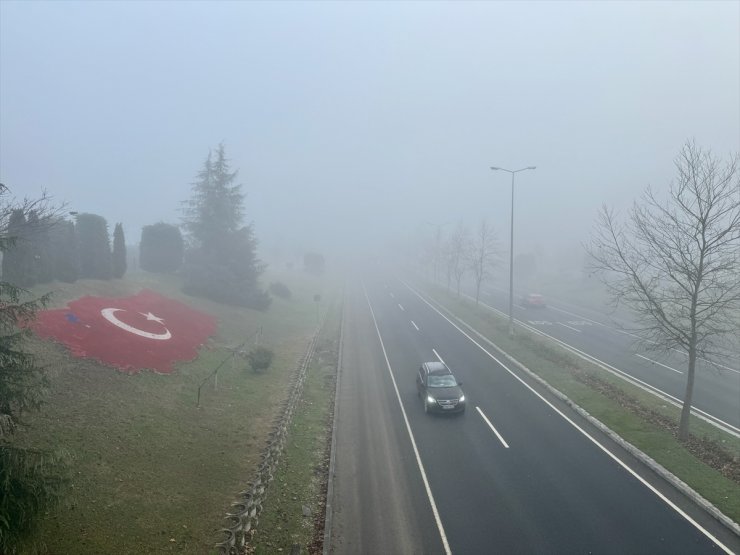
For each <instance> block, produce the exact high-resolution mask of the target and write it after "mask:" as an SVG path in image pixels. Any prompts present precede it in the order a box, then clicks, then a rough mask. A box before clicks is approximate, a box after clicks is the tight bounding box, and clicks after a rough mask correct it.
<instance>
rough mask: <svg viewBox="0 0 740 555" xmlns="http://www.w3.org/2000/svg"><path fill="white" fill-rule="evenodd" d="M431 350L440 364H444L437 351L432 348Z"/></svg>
mask: <svg viewBox="0 0 740 555" xmlns="http://www.w3.org/2000/svg"><path fill="white" fill-rule="evenodd" d="M432 352H433V353H434V356H435V357H437V358H438V359H439V361H440V362H441V363H442V364H445V361H444V360H442V357H441V356H439V353H438V352H437V351H436V350H435V349H432Z"/></svg>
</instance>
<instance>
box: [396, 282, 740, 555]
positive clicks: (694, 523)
mask: <svg viewBox="0 0 740 555" xmlns="http://www.w3.org/2000/svg"><path fill="white" fill-rule="evenodd" d="M401 283H403V284H404V285H405V286H406V287H408V288H409V289H410V290H411V291H412V292H413V293H414V294H415V295H416V296H417V297H419V298H420V299H421V300H422V301H423V302H424V303H426V304H427V305H428V306H429V307H430V308H431V309H432V310H434V311H435V312H436V313H437V314H439V315H440V316H441V317H442V318H444V319H445V320H447V322H449V323H450V325H451V326H452V327H454V328H455V329H456V330H457V331H459V332H460V333H461V334H463V335H464V336H465V337H467V338H468V339H469V340H470V341H471V342H472V343H473V344H474V345H475V346H477V347H478V348H479V349H480V350H481V351H483V352H484V353H486V354H487V355H488V356H489V357H491V358H492V359H493V360H494V361H496V362H497V363H498V364H499V365H500V366H501V367H502V368H503V369H504V370H506V371H507V372H508V373H509V374H511V375H512V376H513V377H514V378H516V379H517V380H518V381H519V382H520V383H521V384H522V385H523V386H524V387H526V388H527V389H529V390H530V391H531V392H532V393H534V394H535V395H536V396H537V397H539V399H540V400H541V401H542V402H543V403H545V404H546V405H547V406H548V407H550V408H551V409H552V410H553V411H555V413H556V414H558V415H559V416H561V417H562V418H563V419H564V420H565V421H566V422H567V423H568V424H570V425H571V426H573V427H574V428H575V429H576V430H578V431H579V432H580V433H581V434H583V435H584V436H585V437H586V438H587V439H588V440H589V441H591V442H592V443H593V444H594V445H596V446H597V447H598V448H599V449H601V450H602V451H603V452H604V453H605V454H606V455H607V456H609V457H610V458H611V459H613V460H614V462H616V463H617V464H618V465H619V466H621V467H622V468H624V469H625V470H626V471H627V472H629V473H630V474H631V475H632V476H633V477H634V478H635V479H637V480H638V481H639V482H640V483H641V484H642V485H644V486H645V487H646V488H648V489H649V490H650V491H652V492H653V493H654V494H655V495H657V496H658V498H659V499H661V500H662V501H663V502H664V503H665V504H666V505H668V506H669V507H670V508H672V509H673V510H674V511H676V512H677V513H678V514H679V515H681V516H682V517H683V518H685V519H686V520H687V521H688V522H689V523H691V524H692V525H693V526H694V527H695V528H696V529H697V530H699V531H700V532H701V533H702V534H704V535H705V536H706V537H707V538H709V539H710V540H712V541H713V542H714V543H715V544H716V545H717V546H718V547H719V548H720V549H722V550H723V551H724V552H725V553H727V554H728V555H734V554H733V552H732V551H731V550H730V549H729V548H728V547H727V546H726V545H725V544H723V543H722V542H721V541H719V540H718V539H717V538H715V537H714V536H713V535H712V534H711V532H709V531H708V530H706V529H705V528H704V527H702V526H701V525H700V524H699V523H698V522H696V521H695V520H694V519H693V518H691V516H689V515H688V514H686V513H685V512H684V511H683V509H681V507H679V506H678V505H676V504H675V503H673V501H671V500H670V499H668V498H667V497H666V496H665V495H663V494H662V493H660V492H659V491H658V490H657V489H656V488H655V487H654V486H653V485H652V484H650V483H649V482H648V481H647V480H645V479H644V478H643V477H642V476H640V475H639V474H637V472H635V471H634V470H632V469H631V468H630V467H629V466H628V465H627V464H625V463H624V462H623V461H622V460H621V459H620V458H619V457H617V456H616V455H615V454H614V453H612V452H611V451H609V449H607V448H606V447H604V446H603V445H602V444H601V443H599V441H598V440H597V439H596V438H594V437H593V436H592V435H591V434H589V433H588V432H587V431H586V430H584V429H583V428H581V427H580V426H579V425H578V424H576V423H575V422H574V421H573V420H571V419H570V418H568V416H566V415H565V414H564V413H563V412H561V411H560V409H558V408H557V407H556V406H555V405H553V404H552V403H550V401H548V400H547V399H545V398H544V397H543V396H542V395H541V394H540V393H539V392H537V391H536V390H535V389H534V388H533V387H532V386H531V385H529V384H528V383H527V382H525V381H524V380H523V379H522V378H520V377H519V376H517V375H516V373H514V372H513V371H512V370H511V369H510V368H509V367H508V366H506V365H505V364H504V363H503V362H501V361H500V360H499V359H498V358H496V357H495V356H494V355H492V354H491V353H490V352H488V351H487V350H486V349H485V348H484V347H483V346H482V345H481V344H480V343H478V342H477V341H476V340H475V339H473V338H472V337H470V335H468V334H467V333H465V331H463V330H462V329H461V328H460V327H459V326H458V325H457V324H455V323H454V322H453V321H452V320H450V319H449V318H448V317H447V316H445V315H444V314H442V313H441V312H440V311H439V310H438V309H437V308H436V307H435V306H433V305H432V304H431V303H430V302H429V301H427V300H426V299H425V298H424V297H422V296H421V295H420V294H419V293H418V292H417V291H416V290H415V289H414V288H413V287H411V286H410V285H408V284H407V283H405V282H403V281H402V282H401Z"/></svg>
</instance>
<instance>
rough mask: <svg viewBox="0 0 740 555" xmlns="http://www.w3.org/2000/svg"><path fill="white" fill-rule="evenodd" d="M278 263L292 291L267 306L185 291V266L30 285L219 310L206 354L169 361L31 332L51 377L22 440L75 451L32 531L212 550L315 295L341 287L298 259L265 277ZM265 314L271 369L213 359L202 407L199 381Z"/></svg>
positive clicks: (275, 405)
mask: <svg viewBox="0 0 740 555" xmlns="http://www.w3.org/2000/svg"><path fill="white" fill-rule="evenodd" d="M276 277H277V278H279V279H280V280H281V281H283V282H284V283H286V284H287V285H288V287H289V288H290V289H291V291H292V293H293V295H292V297H291V298H290V299H287V300H284V299H280V298H275V299H273V303H272V306H271V307H270V309H269V310H268V311H267V312H264V313H262V312H257V311H254V310H249V309H244V308H239V307H233V306H229V305H222V304H217V303H213V302H210V301H207V300H204V299H199V298H194V297H188V296H186V295H184V294H182V293H181V292H180V290H179V285H180V283H179V279H178V278H177V277H175V276H161V275H155V274H147V273H143V272H142V273H136V274H132V275H131V276H130V277H129V278H128V279H122V280H112V281H109V282H104V281H96V280H81V281H78V282H77V283H75V284H60V283H54V284H52V287H50V288H47V289H45V290H44V289H41V288H36V289H35V290H34V291H33V292H34V293H35V294H41V293H44V292H46V291H47V290H49V289H53V290H54V291H55V295H54V297H53V299H52V303H51V305H50V306H49V308H54V307H59V306H64V304H65V303H66V302H67V301H69V300H72V299H75V298H78V297H80V296H83V295H96V296H113V297H115V296H126V295H130V294H133V293H136V292H138V291H139V290H140V289H141V288H144V287H146V288H150V289H153V290H155V291H157V292H159V293H160V294H162V295H165V296H167V297H170V298H173V299H177V300H179V301H182V302H184V303H186V304H188V305H190V306H193V307H194V308H197V309H199V310H202V311H204V312H207V313H209V314H211V315H213V316H215V317H216V318H217V320H218V330H217V333H216V335H215V336H214V337H212V338H211V339H210V340H209V341H208V343H207V344H206V345H204V346H203V347H202V348H201V350H200V352H199V356H198V357H197V358H196V359H195V360H192V361H189V362H185V363H181V364H178V365H176V370H175V372H174V373H172V374H170V375H159V374H156V373H153V372H150V371H142V372H140V373H139V374H135V375H128V374H125V373H122V372H119V371H117V370H115V369H113V368H110V367H107V366H104V365H102V364H100V363H98V362H97V361H94V360H86V359H78V358H74V357H72V356H71V355H70V354H69V353H68V351H67V350H66V348H64V347H63V346H62V345H58V344H55V343H53V342H48V341H42V340H41V339H38V338H35V339H32V340H31V341H30V343H29V346H30V349H31V350H32V351H33V352H34V353H35V354H36V355H38V357H39V359H40V360H41V362H42V363H43V364H45V365H47V366H48V369H49V378H50V381H51V386H50V389H49V392H48V395H47V399H46V403H45V404H44V406H43V407H42V409H41V411H40V412H38V413H33V414H28V415H27V416H26V424H27V425H26V426H24V428H23V430H22V431H21V433H19V434H18V440H19V441H20V442H23V444H26V445H32V446H37V447H41V448H49V449H63V450H65V451H67V452H69V453H70V454H71V456H72V462H71V469H70V470H71V475H72V485H71V488H70V491H69V492H68V495H67V497H66V498H65V501H64V503H63V504H62V505H61V506H60V507H59V508H58V509H57V510H54V511H51V512H49V513H48V514H47V515H46V516H45V518H44V520H43V522H42V523H41V527H40V533H39V538H38V539H39V541H40V542H41V543H43V544H45V545H46V547H47V549H48V551H49V552H50V553H59V554H67V553H75V554H87V553H90V554H93V553H94V554H99V553H121V554H125V553H132V554H141V553H154V552H157V553H159V552H162V553H174V552H177V553H193V554H195V553H198V554H200V553H207V552H209V551H211V549H212V546H213V544H214V542H215V541H216V539H217V531H218V529H220V528H221V527H222V526H223V524H224V523H223V516H224V514H225V512H226V511H227V510H228V508H229V505H230V503H231V502H232V501H233V499H234V495H235V494H236V493H237V492H238V491H240V490H241V489H243V488H244V486H245V485H246V483H247V482H248V481H249V480H250V479H251V477H252V475H253V474H254V471H255V469H256V466H257V464H258V462H259V455H260V453H261V452H262V450H263V448H264V445H265V442H266V439H267V433H268V432H269V430H270V428H271V424H272V421H273V419H274V417H275V416H276V414H277V411H278V410H279V404H280V403H281V402H282V401H283V400H284V399H285V398H286V397H287V395H288V386H289V382H290V378H291V376H292V375H293V373H294V371H295V368H296V365H297V362H298V360H299V358H300V356H301V355H302V354H303V353H304V352H305V349H306V347H307V344H308V340H309V339H310V337H311V335H312V334H313V333H314V331H315V329H316V324H317V318H316V310H317V306H316V303H315V302H314V300H313V299H314V295H315V294H321V295H322V298H324V299H331V297H332V294H333V290H334V286H333V285H332V283H331V281H330V280H328V279H319V278H316V277H312V276H307V275H304V274H302V273H301V272H297V271H296V272H290V273H287V272H286V273H285V274H281V275H277V274H273V275H271V276H265V282H268V283H269V279H270V278H272V279H275V278H276ZM325 305H326V302H324V303H323V304H320V305H319V307H318V308H319V309H320V310H322V311H323V310H326V306H325ZM260 326H261V327H262V328H263V336H262V342H261V344H263V345H265V346H267V347H269V348H271V349H273V350H274V351H275V359H274V361H273V364H272V366H271V367H270V369H268V370H267V371H266V372H262V373H255V372H252V371H251V370H248V369H247V363H246V361H245V360H244V359H242V358H234V359H233V363H232V362H228V363H227V364H225V365H224V366H223V367H222V369H221V370H220V371H219V377H218V388H217V389H215V388H214V383H213V382H212V381H209V382H208V383H206V385H205V386H204V387H203V392H202V396H201V407H200V408H197V407H196V394H197V388H198V385H199V384H200V383H201V382H202V381H203V379H204V378H205V377H206V376H208V375H209V374H210V373H211V371H212V370H213V369H214V368H215V367H216V366H217V365H218V364H219V363H220V362H221V361H223V360H224V359H225V358H227V357H229V356H230V355H231V351H230V350H229V349H230V348H233V347H235V346H236V345H238V344H239V343H241V342H242V341H244V340H246V339H248V338H249V337H251V336H252V335H253V334H254V332H255V331H256V330H257V329H258V328H259V327H260Z"/></svg>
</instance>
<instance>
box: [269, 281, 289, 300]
mask: <svg viewBox="0 0 740 555" xmlns="http://www.w3.org/2000/svg"><path fill="white" fill-rule="evenodd" d="M270 293H272V294H273V295H275V296H276V297H280V298H281V299H289V298H290V295H291V293H290V289H288V286H287V285H285V284H284V283H283V282H282V281H276V282H274V283H271V284H270Z"/></svg>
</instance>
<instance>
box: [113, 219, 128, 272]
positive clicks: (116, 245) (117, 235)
mask: <svg viewBox="0 0 740 555" xmlns="http://www.w3.org/2000/svg"><path fill="white" fill-rule="evenodd" d="M125 273H126V238H125V237H124V235H123V225H122V224H120V223H118V224H116V227H115V229H114V230H113V277H114V278H119V279H120V278H122V277H123V275H124V274H125Z"/></svg>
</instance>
